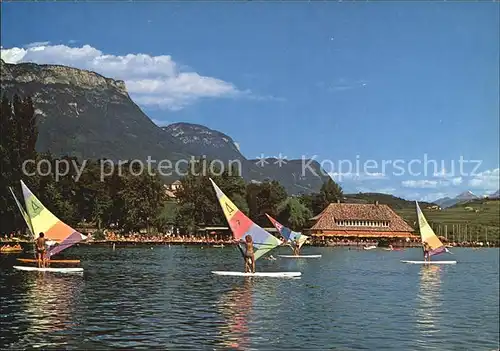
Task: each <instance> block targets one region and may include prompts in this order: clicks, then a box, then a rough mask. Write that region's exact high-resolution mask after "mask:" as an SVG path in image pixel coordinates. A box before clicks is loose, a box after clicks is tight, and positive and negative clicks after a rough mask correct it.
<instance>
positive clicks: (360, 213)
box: [309, 202, 417, 240]
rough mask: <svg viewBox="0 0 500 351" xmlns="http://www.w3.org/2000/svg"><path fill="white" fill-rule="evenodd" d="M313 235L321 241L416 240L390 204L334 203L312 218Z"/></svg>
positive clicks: (410, 228) (311, 230)
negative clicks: (343, 239) (355, 239)
mask: <svg viewBox="0 0 500 351" xmlns="http://www.w3.org/2000/svg"><path fill="white" fill-rule="evenodd" d="M311 220H312V221H314V222H315V223H314V225H313V226H312V227H311V229H310V230H309V234H310V235H311V236H312V237H314V238H317V239H321V240H325V239H334V238H351V239H353V238H357V239H382V238H386V239H406V238H410V239H416V238H417V236H415V235H414V234H413V233H414V231H415V230H414V229H413V228H412V227H411V226H410V225H408V224H407V223H406V222H405V221H404V220H403V219H402V218H401V217H400V216H398V215H397V214H396V212H394V211H393V210H392V209H391V208H390V207H389V206H388V205H379V204H378V202H376V203H375V204H356V203H331V204H329V205H328V207H326V208H325V209H324V210H323V212H321V213H320V214H318V215H317V216H315V217H313V218H311Z"/></svg>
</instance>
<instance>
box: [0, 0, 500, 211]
mask: <svg viewBox="0 0 500 351" xmlns="http://www.w3.org/2000/svg"><path fill="white" fill-rule="evenodd" d="M1 6H2V21H1V44H2V53H1V56H2V59H3V60H5V61H6V62H10V63H18V62H27V61H31V62H36V63H54V64H64V65H68V66H73V67H77V68H83V69H89V70H92V71H95V72H97V73H100V74H103V75H105V76H107V77H110V78H115V79H121V80H124V81H125V83H126V86H127V90H128V92H129V94H130V96H131V97H132V99H133V100H134V101H135V102H136V103H137V104H138V105H139V106H140V107H141V108H142V109H143V111H144V112H145V113H146V114H147V115H148V116H149V117H150V118H151V119H152V120H153V121H154V122H155V123H156V124H158V125H160V126H162V125H168V124H170V123H175V122H189V123H198V124H202V125H205V126H207V127H209V128H212V129H216V130H219V131H221V132H223V133H226V134H228V135H229V136H231V137H232V138H233V139H234V140H235V141H236V142H237V143H238V144H239V146H240V149H241V152H242V153H243V154H244V155H245V156H246V157H247V158H252V159H253V158H257V157H260V156H261V155H263V156H266V157H273V156H274V157H276V156H278V155H280V154H281V155H282V157H286V159H301V158H304V159H306V158H314V159H315V160H317V161H318V162H320V163H321V164H322V166H323V168H324V170H325V171H326V172H328V173H329V174H330V175H331V176H332V177H333V178H334V179H335V180H336V181H338V182H340V184H341V185H342V187H343V188H344V190H345V192H385V193H391V194H394V195H396V196H401V197H405V198H408V199H416V200H430V201H432V200H435V199H437V198H441V197H444V196H450V197H453V196H456V195H457V194H459V193H461V192H463V191H466V190H471V191H472V192H474V193H475V194H477V195H483V194H491V193H493V192H495V191H496V190H498V188H499V128H500V126H499V57H500V55H499V45H500V44H499V43H500V35H499V25H500V24H499V6H500V4H499V3H498V2H391V1H389V2H368V3H367V2H338V3H334V2H321V3H320V2H318V3H314V2H269V3H264V2H244V3H235V2H227V3H226V2H222V1H221V2H201V1H200V2H186V3H181V2H140V1H137V2H105V3H97V2H86V3H78V2H68V3H55V2H48V3H6V2H3V3H2V4H1ZM396 165H397V166H396Z"/></svg>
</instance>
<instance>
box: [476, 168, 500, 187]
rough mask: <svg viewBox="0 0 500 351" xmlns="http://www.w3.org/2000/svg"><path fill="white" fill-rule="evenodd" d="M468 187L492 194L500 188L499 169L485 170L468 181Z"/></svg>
mask: <svg viewBox="0 0 500 351" xmlns="http://www.w3.org/2000/svg"><path fill="white" fill-rule="evenodd" d="M469 186H470V187H472V188H474V189H480V190H482V191H484V192H493V191H496V190H498V189H499V188H500V168H496V169H491V170H487V171H484V172H481V173H478V174H477V175H475V176H474V177H473V178H472V179H470V180H469Z"/></svg>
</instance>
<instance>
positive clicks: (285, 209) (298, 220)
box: [277, 197, 312, 231]
mask: <svg viewBox="0 0 500 351" xmlns="http://www.w3.org/2000/svg"><path fill="white" fill-rule="evenodd" d="M277 210H278V219H279V221H281V222H282V223H284V224H285V225H287V226H289V227H290V228H291V229H292V230H296V231H298V230H301V229H302V228H304V227H305V226H306V225H307V223H308V221H309V219H310V218H311V217H312V212H311V210H310V209H309V208H308V207H307V206H306V205H304V204H303V203H302V202H301V201H300V199H299V198H297V197H289V198H287V199H286V200H285V201H283V202H281V203H280V204H279V205H278V206H277Z"/></svg>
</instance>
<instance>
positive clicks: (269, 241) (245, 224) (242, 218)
mask: <svg viewBox="0 0 500 351" xmlns="http://www.w3.org/2000/svg"><path fill="white" fill-rule="evenodd" d="M210 181H211V182H212V185H213V187H214V189H215V193H216V195H217V199H218V200H219V204H220V206H221V208H222V211H223V212H224V216H225V217H226V220H227V222H228V223H229V227H230V228H231V231H232V232H233V237H234V238H235V239H238V240H242V241H243V240H244V239H245V237H246V236H247V235H250V236H251V237H252V239H253V245H254V250H255V251H254V256H255V260H257V259H259V257H261V256H262V255H264V254H265V253H267V252H268V251H269V250H272V249H274V248H275V247H276V246H278V245H280V244H281V241H280V240H279V239H278V238H276V237H275V236H273V235H271V234H269V233H268V232H266V231H265V230H264V229H262V228H261V227H260V226H258V225H257V224H255V223H254V222H253V221H252V220H251V219H250V218H248V217H247V216H246V215H245V214H244V213H243V212H242V211H241V210H240V209H239V208H238V207H236V205H235V204H233V202H232V201H231V200H229V198H228V197H227V196H226V194H224V193H223V192H222V190H220V188H219V187H218V186H217V184H215V182H214V181H213V180H212V179H210ZM240 247H241V246H240Z"/></svg>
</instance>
